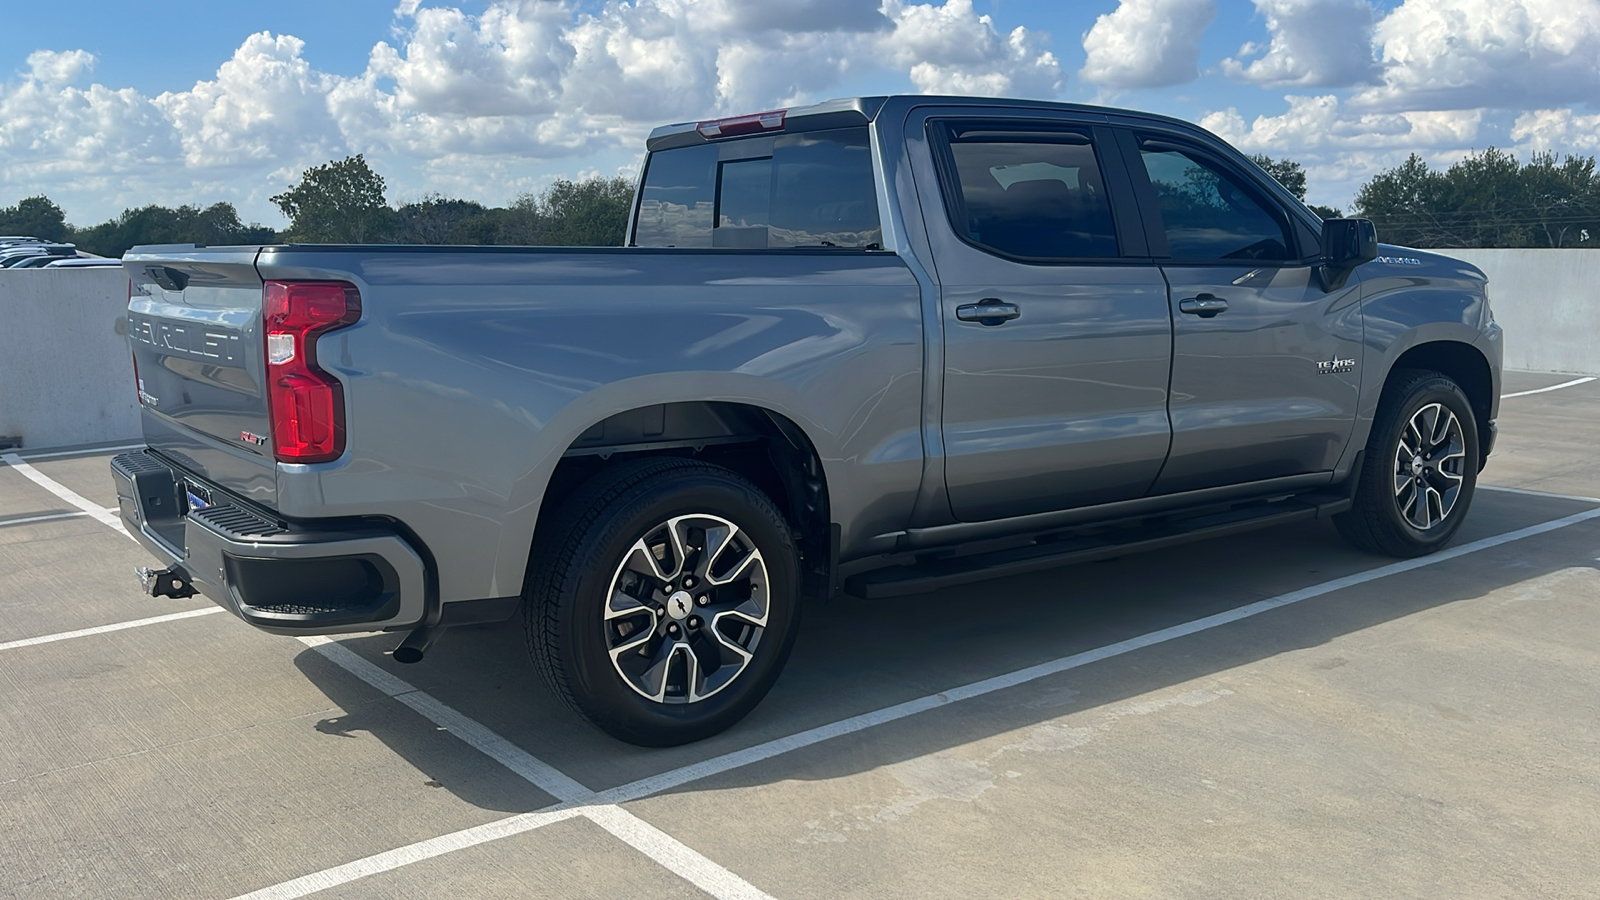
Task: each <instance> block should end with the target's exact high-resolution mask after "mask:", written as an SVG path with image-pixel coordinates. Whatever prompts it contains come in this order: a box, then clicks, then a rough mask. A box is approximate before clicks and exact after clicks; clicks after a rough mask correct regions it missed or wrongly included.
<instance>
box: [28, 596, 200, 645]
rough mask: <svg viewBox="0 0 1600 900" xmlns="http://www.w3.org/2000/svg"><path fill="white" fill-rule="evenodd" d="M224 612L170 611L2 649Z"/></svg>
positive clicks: (63, 632) (46, 635) (41, 638)
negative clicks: (162, 614) (161, 614)
mask: <svg viewBox="0 0 1600 900" xmlns="http://www.w3.org/2000/svg"><path fill="white" fill-rule="evenodd" d="M219 612H222V607H220V606H207V607H206V608H204V609H190V610H185V611H184V612H180V613H169V614H167V615H164V616H151V617H150V618H148V619H134V620H132V621H129V622H114V623H112V624H110V625H96V626H95V627H93V628H79V629H78V630H77V631H62V632H59V633H57V634H44V635H40V636H39V637H31V638H23V639H22V640H19V641H6V642H5V643H3V644H0V650H15V649H16V648H18V647H37V646H38V645H40V644H53V643H55V642H56V641H66V640H71V639H72V638H80V637H88V636H89V635H91V634H106V633H108V632H112V631H125V630H127V629H129V628H142V627H144V626H145V625H160V624H161V623H162V622H176V621H178V620H179V619H192V618H194V617H195V616H209V615H211V614H212V613H219Z"/></svg>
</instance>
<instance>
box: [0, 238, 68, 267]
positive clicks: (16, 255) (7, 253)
mask: <svg viewBox="0 0 1600 900" xmlns="http://www.w3.org/2000/svg"><path fill="white" fill-rule="evenodd" d="M76 255H78V247H77V245H76V244H15V245H12V246H10V247H3V248H0V269H9V268H12V267H14V266H17V265H20V264H21V263H22V261H23V260H25V259H32V258H33V257H36V256H57V257H68V256H76Z"/></svg>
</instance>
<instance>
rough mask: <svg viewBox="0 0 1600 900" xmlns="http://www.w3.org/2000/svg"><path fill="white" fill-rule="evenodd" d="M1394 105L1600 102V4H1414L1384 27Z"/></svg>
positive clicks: (1546, 0)
mask: <svg viewBox="0 0 1600 900" xmlns="http://www.w3.org/2000/svg"><path fill="white" fill-rule="evenodd" d="M1375 37H1376V40H1377V43H1378V45H1379V46H1380V47H1381V48H1382V52H1381V58H1382V61H1383V66H1384V73H1383V84H1382V86H1380V87H1377V88H1373V89H1371V90H1369V91H1366V92H1363V93H1362V94H1361V95H1360V96H1359V97H1358V98H1357V102H1358V103H1360V104H1362V105H1365V106H1369V107H1373V108H1385V109H1464V108H1469V107H1480V106H1490V107H1498V108H1508V109H1509V108H1516V107H1519V106H1523V107H1525V106H1526V105H1530V104H1539V105H1542V106H1549V105H1554V104H1560V103H1568V102H1586V101H1592V100H1593V99H1594V98H1595V97H1596V96H1600V0H1405V2H1404V3H1402V4H1400V6H1398V7H1396V8H1395V9H1394V11H1393V12H1391V13H1389V14H1388V15H1387V16H1385V17H1384V18H1383V19H1382V20H1381V21H1380V22H1378V24H1377V27H1376V31H1375Z"/></svg>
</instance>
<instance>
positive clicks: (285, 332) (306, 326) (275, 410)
mask: <svg viewBox="0 0 1600 900" xmlns="http://www.w3.org/2000/svg"><path fill="white" fill-rule="evenodd" d="M261 318H262V324H263V328H262V330H263V331H264V332H265V333H266V347H267V411H268V416H269V417H270V418H271V420H272V448H273V453H274V455H275V456H276V457H277V458H278V461H279V462H287V463H319V462H329V461H331V460H335V459H338V458H339V454H341V453H343V452H344V389H343V387H342V386H341V385H340V384H339V381H338V379H336V378H334V377H333V376H332V375H329V374H328V373H327V372H324V371H323V370H322V369H320V368H318V367H317V338H318V337H319V336H321V335H322V334H324V333H326V332H329V331H332V330H333V329H335V328H342V327H344V326H346V325H350V324H352V323H354V322H355V321H356V320H357V319H359V318H361V295H360V294H359V293H357V292H356V289H355V287H354V286H353V285H349V284H346V283H344V282H342V281H269V282H267V283H266V284H265V285H263V287H262V303H261Z"/></svg>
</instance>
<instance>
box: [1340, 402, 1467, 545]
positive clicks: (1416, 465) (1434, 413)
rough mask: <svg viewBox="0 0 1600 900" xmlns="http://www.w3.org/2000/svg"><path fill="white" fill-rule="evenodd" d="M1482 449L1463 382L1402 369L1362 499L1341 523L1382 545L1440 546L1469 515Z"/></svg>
mask: <svg viewBox="0 0 1600 900" xmlns="http://www.w3.org/2000/svg"><path fill="white" fill-rule="evenodd" d="M1478 452H1479V451H1478V426H1477V419H1475V418H1474V417H1473V415H1472V406H1471V404H1469V403H1468V402H1467V397H1466V394H1465V393H1463V392H1462V390H1461V387H1460V386H1459V385H1457V384H1456V383H1455V382H1454V381H1452V380H1451V379H1450V378H1449V377H1448V376H1445V375H1442V374H1440V373H1438V372H1428V371H1415V370H1408V371H1403V372H1396V373H1395V375H1394V377H1393V379H1392V381H1391V382H1390V384H1389V385H1388V386H1387V387H1386V388H1385V389H1384V393H1383V398H1382V400H1381V401H1380V402H1379V404H1378V417H1377V420H1376V421H1375V422H1373V425H1372V434H1371V436H1370V437H1369V438H1368V440H1367V449H1366V453H1365V455H1364V457H1363V460H1362V469H1361V472H1360V478H1361V481H1360V484H1359V486H1358V487H1357V488H1356V493H1355V505H1354V506H1353V507H1352V508H1351V509H1350V511H1349V512H1346V513H1344V514H1342V515H1339V516H1336V517H1334V525H1335V526H1336V527H1337V528H1338V529H1339V533H1340V534H1342V535H1344V537H1345V538H1346V539H1347V540H1349V541H1350V542H1351V543H1352V544H1355V545H1356V546H1357V547H1360V548H1361V549H1363V550H1369V551H1372V552H1374V553H1383V554H1387V555H1389V556H1400V557H1413V556H1423V555H1425V554H1428V553H1432V552H1434V551H1435V550H1438V549H1439V548H1440V547H1443V546H1444V545H1445V544H1446V543H1447V542H1449V540H1450V538H1451V537H1453V536H1454V535H1455V533H1456V529H1458V528H1460V527H1461V521H1462V519H1464V518H1465V517H1466V514H1467V507H1468V506H1469V505H1470V504H1471V502H1472V495H1473V491H1474V490H1475V489H1476V487H1477V482H1478V463H1479V457H1478Z"/></svg>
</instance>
